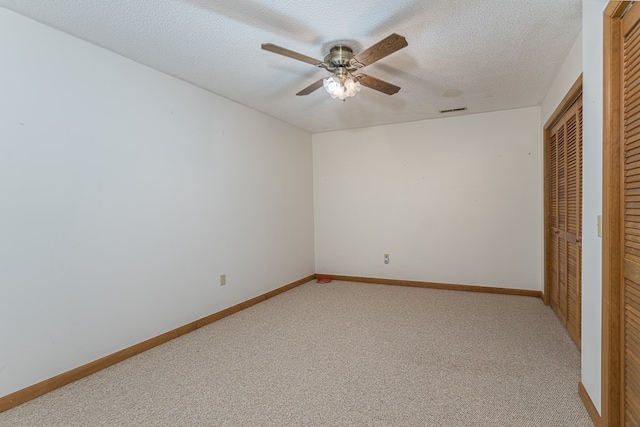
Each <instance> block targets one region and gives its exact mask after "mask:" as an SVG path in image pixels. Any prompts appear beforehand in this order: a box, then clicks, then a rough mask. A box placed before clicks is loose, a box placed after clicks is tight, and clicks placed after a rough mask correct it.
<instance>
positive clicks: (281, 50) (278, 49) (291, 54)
mask: <svg viewBox="0 0 640 427" xmlns="http://www.w3.org/2000/svg"><path fill="white" fill-rule="evenodd" d="M262 49H264V50H268V51H269V52H273V53H277V54H278V55H282V56H288V57H289V58H293V59H297V60H298V61H302V62H306V63H308V64H311V65H318V64H322V61H318V60H317V59H315V58H312V57H310V56H307V55H303V54H301V53H298V52H294V51H292V50H289V49H285V48H284V47H280V46H277V45H275V44H273V43H263V44H262Z"/></svg>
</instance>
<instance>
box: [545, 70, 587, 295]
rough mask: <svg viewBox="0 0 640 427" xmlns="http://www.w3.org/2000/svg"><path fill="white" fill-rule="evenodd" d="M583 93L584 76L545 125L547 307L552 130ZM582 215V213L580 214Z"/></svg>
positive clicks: (549, 260) (580, 77)
mask: <svg viewBox="0 0 640 427" xmlns="http://www.w3.org/2000/svg"><path fill="white" fill-rule="evenodd" d="M581 93H582V74H580V76H579V77H578V79H577V80H576V81H575V83H573V85H572V86H571V89H569V92H567V94H566V95H565V96H564V98H562V101H560V104H558V106H557V107H556V109H555V110H554V111H553V114H551V117H549V120H547V122H546V123H545V124H544V127H543V137H544V139H543V141H544V142H543V143H544V153H543V156H544V157H543V163H544V165H543V168H544V172H543V179H544V189H543V191H544V292H543V294H542V301H544V303H545V304H546V305H549V304H550V303H551V300H550V295H549V294H550V289H551V248H550V245H551V201H550V199H549V194H550V191H551V185H550V180H549V177H550V171H549V165H550V162H551V150H550V145H551V128H552V127H553V125H555V124H556V122H557V121H558V120H559V119H560V118H561V117H562V116H563V115H564V113H566V112H567V110H568V109H569V108H570V107H571V106H572V105H573V103H574V102H575V101H576V99H578V96H580V94H581ZM580 215H582V212H580Z"/></svg>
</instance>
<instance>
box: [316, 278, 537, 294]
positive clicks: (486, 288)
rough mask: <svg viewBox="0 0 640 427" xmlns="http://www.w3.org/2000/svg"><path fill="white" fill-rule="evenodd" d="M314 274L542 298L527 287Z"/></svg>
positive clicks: (396, 284)
mask: <svg viewBox="0 0 640 427" xmlns="http://www.w3.org/2000/svg"><path fill="white" fill-rule="evenodd" d="M316 276H327V277H331V279H333V280H342V281H345V282H361V283H372V284H375V285H394V286H412V287H416V288H430V289H444V290H448V291H465V292H483V293H488V294H503V295H518V296H526V297H536V298H542V292H541V291H532V290H528V289H509V288H492V287H489V286H472V285H455V284H451V283H434V282H418V281H414V280H397V279H377V278H372V277H357V276H338V275H334V274H320V273H318V274H316Z"/></svg>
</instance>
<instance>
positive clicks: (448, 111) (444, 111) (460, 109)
mask: <svg viewBox="0 0 640 427" xmlns="http://www.w3.org/2000/svg"><path fill="white" fill-rule="evenodd" d="M456 111H467V107H460V108H451V109H449V110H440V114H444V113H455V112H456Z"/></svg>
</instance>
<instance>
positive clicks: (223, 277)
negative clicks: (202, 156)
mask: <svg viewBox="0 0 640 427" xmlns="http://www.w3.org/2000/svg"><path fill="white" fill-rule="evenodd" d="M226 284H227V275H226V274H221V275H220V286H224V285H226Z"/></svg>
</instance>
